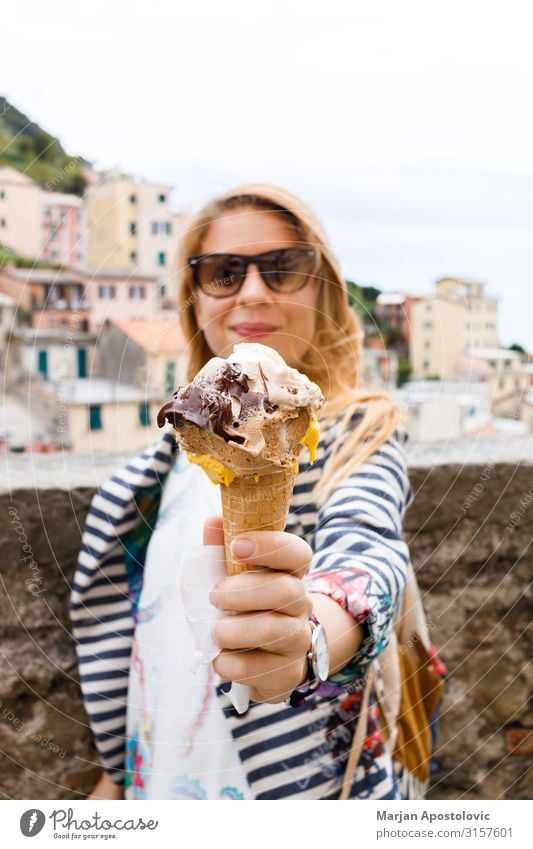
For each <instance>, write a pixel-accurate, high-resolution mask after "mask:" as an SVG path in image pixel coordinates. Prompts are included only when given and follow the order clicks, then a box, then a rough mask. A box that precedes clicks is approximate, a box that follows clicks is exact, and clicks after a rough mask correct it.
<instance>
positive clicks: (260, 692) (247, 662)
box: [213, 649, 307, 703]
mask: <svg viewBox="0 0 533 849" xmlns="http://www.w3.org/2000/svg"><path fill="white" fill-rule="evenodd" d="M213 667H214V669H215V671H216V672H218V674H219V675H220V677H221V678H222V679H224V680H225V681H238V682H239V684H246V685H247V686H248V687H251V688H252V691H251V697H252V699H254V701H261V702H272V703H278V702H280V701H284V700H285V699H286V698H288V696H290V694H291V693H292V691H293V690H294V689H295V687H297V686H299V684H301V682H302V681H303V680H304V679H305V676H306V669H307V661H306V660H305V658H304V659H302V658H297V657H294V656H292V657H288V658H280V657H279V655H275V654H270V653H269V652H264V651H261V650H260V649H255V650H252V651H244V652H231V651H222V652H221V653H220V654H219V655H218V656H217V657H216V658H215V660H214V661H213ZM254 688H255V689H254Z"/></svg>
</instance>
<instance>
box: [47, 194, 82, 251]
mask: <svg viewBox="0 0 533 849" xmlns="http://www.w3.org/2000/svg"><path fill="white" fill-rule="evenodd" d="M41 204H42V222H43V224H42V226H43V246H42V251H41V259H44V260H46V261H47V262H52V263H55V264H57V265H72V266H77V267H82V266H84V265H85V262H86V258H87V257H86V253H87V246H86V229H87V228H86V222H85V207H84V203H83V201H82V199H81V198H79V197H76V195H66V194H62V193H61V192H41Z"/></svg>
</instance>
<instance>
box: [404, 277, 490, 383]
mask: <svg viewBox="0 0 533 849" xmlns="http://www.w3.org/2000/svg"><path fill="white" fill-rule="evenodd" d="M499 346H500V342H499V337H498V302H497V300H496V299H495V298H490V297H487V296H486V295H485V292H484V284H483V283H473V282H468V281H465V280H459V279H457V278H442V279H441V280H438V281H437V282H436V284H435V295H434V296H433V297H429V298H421V299H420V300H419V301H417V302H416V303H414V304H413V305H412V308H411V334H410V360H411V365H412V367H413V377H414V378H418V379H424V378H427V377H432V378H440V379H455V378H456V374H457V369H458V363H459V358H460V356H461V354H462V353H463V352H464V351H465V350H466V349H467V348H472V347H491V348H496V347H497V348H499Z"/></svg>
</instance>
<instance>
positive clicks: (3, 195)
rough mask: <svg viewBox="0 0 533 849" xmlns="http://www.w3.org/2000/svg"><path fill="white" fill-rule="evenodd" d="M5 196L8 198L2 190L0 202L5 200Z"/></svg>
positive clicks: (0, 191)
mask: <svg viewBox="0 0 533 849" xmlns="http://www.w3.org/2000/svg"><path fill="white" fill-rule="evenodd" d="M5 196H6V193H5V192H4V190H3V189H0V200H4V198H5Z"/></svg>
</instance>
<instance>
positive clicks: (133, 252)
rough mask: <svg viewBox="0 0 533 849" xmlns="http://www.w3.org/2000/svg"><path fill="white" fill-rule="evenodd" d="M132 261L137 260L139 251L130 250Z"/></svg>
mask: <svg viewBox="0 0 533 849" xmlns="http://www.w3.org/2000/svg"><path fill="white" fill-rule="evenodd" d="M130 262H137V252H136V251H130Z"/></svg>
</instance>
